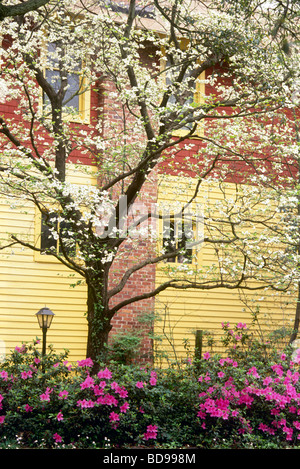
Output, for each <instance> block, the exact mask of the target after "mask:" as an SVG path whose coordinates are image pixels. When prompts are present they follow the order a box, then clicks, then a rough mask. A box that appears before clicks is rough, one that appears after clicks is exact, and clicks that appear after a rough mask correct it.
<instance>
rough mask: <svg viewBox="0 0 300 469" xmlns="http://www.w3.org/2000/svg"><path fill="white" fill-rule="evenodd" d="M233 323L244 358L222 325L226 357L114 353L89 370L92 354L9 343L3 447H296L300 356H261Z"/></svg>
mask: <svg viewBox="0 0 300 469" xmlns="http://www.w3.org/2000/svg"><path fill="white" fill-rule="evenodd" d="M234 329H236V331H239V333H240V334H241V331H242V334H241V335H243V334H244V338H243V340H242V339H240V340H241V343H242V346H241V347H242V348H243V351H244V352H245V353H246V352H247V355H246V356H247V359H245V355H243V353H240V351H238V353H237V347H236V344H233V347H232V348H231V347H230V340H229V339H230V338H228V334H229V335H230V337H232V334H231V332H230V331H231V329H230V328H229V326H228V325H226V326H224V338H223V339H224V342H226V341H228V340H229V342H228V346H229V351H228V352H229V353H228V355H227V356H226V357H221V356H218V355H213V356H210V354H209V353H205V354H204V355H203V358H201V359H199V360H197V361H194V362H189V361H187V364H185V365H182V366H181V367H174V368H161V369H158V368H154V367H152V366H150V365H149V366H143V367H142V366H134V365H126V364H120V363H116V362H111V363H110V364H109V365H107V364H102V365H101V364H100V365H99V369H100V371H99V372H98V373H97V374H93V375H92V374H91V370H92V368H93V362H92V360H90V359H85V360H82V361H79V362H77V364H70V363H69V362H68V361H67V352H66V353H64V354H62V355H56V354H55V353H54V351H53V350H50V353H49V354H48V355H46V356H45V357H42V356H41V355H40V353H39V352H38V350H37V348H36V346H35V345H36V342H34V343H33V344H32V345H28V344H23V345H22V346H21V347H16V349H15V350H14V351H13V352H12V353H11V355H10V356H9V357H8V358H7V360H6V361H5V362H3V363H2V365H1V366H0V442H1V443H0V448H109V447H118V448H120V447H122V448H126V447H131V446H140V447H147V446H151V447H153V446H154V447H158V448H182V447H187V446H193V447H199V448H203V449H204V448H205V449H206V448H207V449H209V448H231V449H238V448H266V449H267V448H268V449H271V448H279V447H281V448H285V447H292V448H298V447H299V443H298V442H299V439H300V419H299V415H300V389H299V388H300V384H299V378H300V370H299V364H298V362H297V363H294V362H292V361H291V357H290V350H286V351H285V353H280V354H278V353H277V354H276V353H275V351H274V350H272V353H271V354H269V355H268V357H269V358H268V360H261V359H259V357H261V356H260V351H259V352H258V353H256V351H255V347H252V346H251V347H249V348H247V343H249V346H250V343H252V335H251V334H250V331H249V330H248V329H247V328H246V327H245V325H241V324H239V325H236V326H235V328H233V330H234ZM236 331H235V332H236ZM231 345H232V344H231ZM263 353H265V350H264V351H263ZM295 361H297V360H295Z"/></svg>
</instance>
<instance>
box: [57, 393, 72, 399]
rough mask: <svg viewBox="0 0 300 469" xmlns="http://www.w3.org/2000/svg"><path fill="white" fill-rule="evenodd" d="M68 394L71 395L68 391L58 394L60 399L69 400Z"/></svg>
mask: <svg viewBox="0 0 300 469" xmlns="http://www.w3.org/2000/svg"><path fill="white" fill-rule="evenodd" d="M68 394H69V393H68V391H60V393H59V394H58V397H59V398H60V399H67V397H68Z"/></svg>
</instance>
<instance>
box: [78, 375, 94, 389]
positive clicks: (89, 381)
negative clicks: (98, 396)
mask: <svg viewBox="0 0 300 469" xmlns="http://www.w3.org/2000/svg"><path fill="white" fill-rule="evenodd" d="M94 383H95V380H94V379H93V378H91V377H90V376H88V377H87V378H86V379H85V380H84V382H83V383H81V384H80V387H81V389H86V388H93V387H94Z"/></svg>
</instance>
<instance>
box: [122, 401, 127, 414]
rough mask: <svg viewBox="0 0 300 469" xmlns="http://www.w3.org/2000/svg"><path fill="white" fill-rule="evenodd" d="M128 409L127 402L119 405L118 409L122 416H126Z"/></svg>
mask: <svg viewBox="0 0 300 469" xmlns="http://www.w3.org/2000/svg"><path fill="white" fill-rule="evenodd" d="M128 409H129V404H128V402H124V404H123V405H121V407H120V412H122V413H123V414H126V412H127V410H128Z"/></svg>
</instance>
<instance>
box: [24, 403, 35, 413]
mask: <svg viewBox="0 0 300 469" xmlns="http://www.w3.org/2000/svg"><path fill="white" fill-rule="evenodd" d="M25 411H26V412H32V411H33V407H31V406H30V405H28V404H26V405H25Z"/></svg>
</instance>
